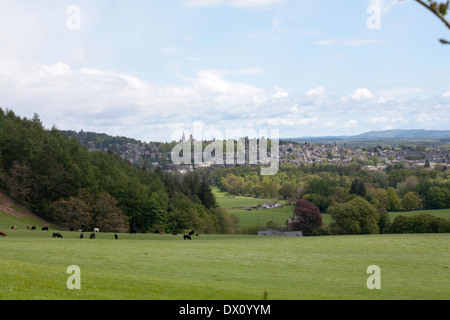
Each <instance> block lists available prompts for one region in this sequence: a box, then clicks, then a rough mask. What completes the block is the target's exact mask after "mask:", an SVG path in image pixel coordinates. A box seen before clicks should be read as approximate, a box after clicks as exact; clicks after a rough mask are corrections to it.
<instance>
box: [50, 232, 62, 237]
mask: <svg viewBox="0 0 450 320" xmlns="http://www.w3.org/2000/svg"><path fill="white" fill-rule="evenodd" d="M62 237H63V236H62V234H61V233H59V232H53V236H52V238H62Z"/></svg>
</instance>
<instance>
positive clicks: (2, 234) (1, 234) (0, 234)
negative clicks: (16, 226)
mask: <svg viewBox="0 0 450 320" xmlns="http://www.w3.org/2000/svg"><path fill="white" fill-rule="evenodd" d="M0 236H2V237H6V236H8V235H7V234H6V233H4V232H1V231H0Z"/></svg>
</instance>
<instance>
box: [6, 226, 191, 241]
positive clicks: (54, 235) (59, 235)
mask: <svg viewBox="0 0 450 320" xmlns="http://www.w3.org/2000/svg"><path fill="white" fill-rule="evenodd" d="M18 229H19V228H18V227H17V226H12V227H11V230H18ZM27 229H28V230H36V227H35V226H32V227H30V226H27ZM41 230H42V231H49V230H48V227H42V229H41ZM70 231H75V230H74V229H70ZM78 231H79V232H81V233H80V239H84V233H83V232H85V230H81V229H80V230H78ZM97 232H100V230H99V229H98V228H94V230H93V232H92V233H91V234H90V235H89V239H95V233H97ZM136 233H137V232H136V230H135V229H132V230H130V234H136ZM155 233H160V234H163V233H162V232H159V231H157V232H156V231H155ZM194 233H195V231H194V230H192V231H191V232H189V233H188V234H185V235H184V236H183V239H184V240H192V238H191V236H192V235H194ZM172 235H177V233H172ZM0 236H1V237H7V236H8V235H7V234H6V233H5V232H3V231H0ZM196 236H197V237H198V236H199V234H198V233H197V234H196ZM52 238H61V239H62V238H63V236H62V234H61V233H59V232H53V235H52ZM114 238H115V239H116V240H118V239H119V236H118V235H117V233H116V234H114Z"/></svg>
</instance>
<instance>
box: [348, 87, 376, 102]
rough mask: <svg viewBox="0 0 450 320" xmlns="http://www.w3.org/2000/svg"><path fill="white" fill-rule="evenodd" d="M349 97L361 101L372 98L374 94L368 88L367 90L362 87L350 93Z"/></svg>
mask: <svg viewBox="0 0 450 320" xmlns="http://www.w3.org/2000/svg"><path fill="white" fill-rule="evenodd" d="M350 97H351V98H352V99H353V100H356V101H361V100H370V99H373V98H374V97H375V96H374V95H373V93H372V92H371V91H370V90H368V89H366V88H362V89H356V90H355V91H353V93H352V94H351V95H350Z"/></svg>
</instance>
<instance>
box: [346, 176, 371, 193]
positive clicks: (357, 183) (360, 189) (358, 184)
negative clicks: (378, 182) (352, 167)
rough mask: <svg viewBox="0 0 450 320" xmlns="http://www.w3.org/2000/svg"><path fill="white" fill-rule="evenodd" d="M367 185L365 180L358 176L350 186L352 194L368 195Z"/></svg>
mask: <svg viewBox="0 0 450 320" xmlns="http://www.w3.org/2000/svg"><path fill="white" fill-rule="evenodd" d="M366 192H367V190H366V185H365V184H364V181H361V180H360V179H358V178H355V180H353V182H352V185H351V186H350V194H356V195H358V196H361V197H365V196H366Z"/></svg>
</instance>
